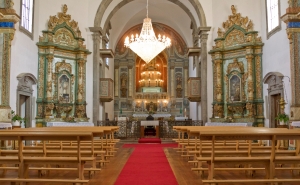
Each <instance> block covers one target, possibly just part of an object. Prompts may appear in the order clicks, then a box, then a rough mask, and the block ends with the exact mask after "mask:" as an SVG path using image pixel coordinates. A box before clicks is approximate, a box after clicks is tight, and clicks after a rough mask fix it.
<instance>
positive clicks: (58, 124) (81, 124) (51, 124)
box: [47, 122, 94, 127]
mask: <svg viewBox="0 0 300 185" xmlns="http://www.w3.org/2000/svg"><path fill="white" fill-rule="evenodd" d="M93 126H94V123H89V122H75V123H71V122H47V127H93Z"/></svg>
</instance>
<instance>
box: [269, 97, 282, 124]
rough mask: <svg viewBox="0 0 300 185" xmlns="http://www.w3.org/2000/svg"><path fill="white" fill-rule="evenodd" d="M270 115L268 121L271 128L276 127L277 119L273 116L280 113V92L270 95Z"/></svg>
mask: <svg viewBox="0 0 300 185" xmlns="http://www.w3.org/2000/svg"><path fill="white" fill-rule="evenodd" d="M270 97H271V102H270V103H271V116H270V122H271V128H277V125H278V124H279V121H278V120H276V119H275V117H276V116H277V115H278V114H279V113H280V106H279V101H280V99H281V94H274V95H271V96H270Z"/></svg>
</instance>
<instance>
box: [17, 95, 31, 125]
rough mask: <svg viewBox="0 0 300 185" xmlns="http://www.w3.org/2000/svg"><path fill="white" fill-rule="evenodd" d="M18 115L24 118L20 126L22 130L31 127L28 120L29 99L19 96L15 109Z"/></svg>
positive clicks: (28, 97) (29, 110) (29, 114)
mask: <svg viewBox="0 0 300 185" xmlns="http://www.w3.org/2000/svg"><path fill="white" fill-rule="evenodd" d="M17 109H18V112H19V115H20V116H21V118H24V120H23V123H24V124H21V126H22V127H23V128H29V127H32V125H31V122H30V120H32V117H31V97H30V96H26V95H22V94H19V105H18V107H17Z"/></svg>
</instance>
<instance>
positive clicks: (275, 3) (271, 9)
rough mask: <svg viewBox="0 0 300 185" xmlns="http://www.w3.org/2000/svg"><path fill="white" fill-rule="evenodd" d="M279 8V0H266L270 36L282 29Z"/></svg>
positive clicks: (268, 34)
mask: <svg viewBox="0 0 300 185" xmlns="http://www.w3.org/2000/svg"><path fill="white" fill-rule="evenodd" d="M279 8H280V6H279V0H266V9H267V11H266V12H267V36H268V38H269V37H270V36H271V35H273V34H274V33H275V32H277V31H279V30H280V20H279V16H280V11H279Z"/></svg>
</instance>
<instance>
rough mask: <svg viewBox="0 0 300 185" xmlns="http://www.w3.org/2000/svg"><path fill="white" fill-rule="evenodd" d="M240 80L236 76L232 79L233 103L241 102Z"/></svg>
mask: <svg viewBox="0 0 300 185" xmlns="http://www.w3.org/2000/svg"><path fill="white" fill-rule="evenodd" d="M240 96H241V89H240V78H239V77H238V76H237V75H234V76H232V77H231V79H230V97H231V101H241V97H240Z"/></svg>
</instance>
